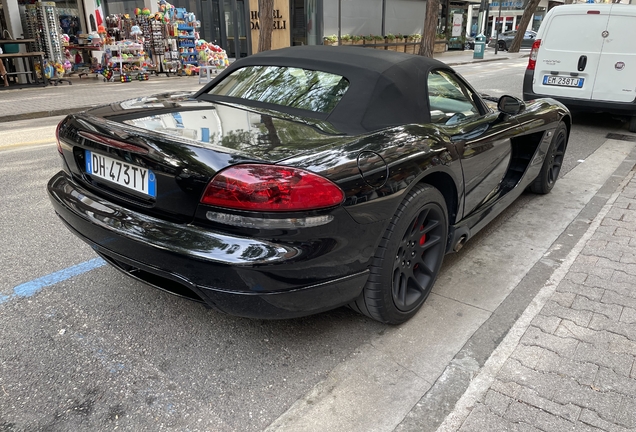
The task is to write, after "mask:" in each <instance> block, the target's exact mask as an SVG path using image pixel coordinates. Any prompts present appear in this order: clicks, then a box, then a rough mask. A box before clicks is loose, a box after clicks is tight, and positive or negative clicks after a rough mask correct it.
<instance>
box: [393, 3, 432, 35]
mask: <svg viewBox="0 0 636 432" xmlns="http://www.w3.org/2000/svg"><path fill="white" fill-rule="evenodd" d="M425 16H426V0H386V17H385V29H386V33H387V34H388V33H393V34H398V33H402V34H403V35H409V34H414V33H418V34H422V29H423V28H424V18H425Z"/></svg>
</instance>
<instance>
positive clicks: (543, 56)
mask: <svg viewBox="0 0 636 432" xmlns="http://www.w3.org/2000/svg"><path fill="white" fill-rule="evenodd" d="M603 6H604V5H599V7H598V8H592V9H590V8H582V7H578V5H572V6H569V5H566V6H562V7H558V8H554V10H553V15H552V17H551V19H550V21H549V23H545V22H544V23H543V24H542V28H541V30H543V29H545V32H543V31H540V32H539V35H538V36H537V38H540V39H541V47H540V48H539V52H538V55H537V63H536V68H535V72H534V83H533V86H532V88H533V91H534V92H535V93H537V94H543V95H551V96H555V97H559V96H561V97H567V98H573V99H591V98H592V91H593V89H594V81H595V78H596V70H597V68H598V65H599V61H600V57H601V50H602V48H603V36H602V34H603V32H604V31H605V29H606V28H607V22H608V19H609V14H610V8H609V7H607V6H609V5H607V6H605V7H603ZM557 9H558V11H557ZM546 18H548V17H546ZM546 24H547V26H546ZM632 40H633V39H632ZM632 43H633V42H632Z"/></svg>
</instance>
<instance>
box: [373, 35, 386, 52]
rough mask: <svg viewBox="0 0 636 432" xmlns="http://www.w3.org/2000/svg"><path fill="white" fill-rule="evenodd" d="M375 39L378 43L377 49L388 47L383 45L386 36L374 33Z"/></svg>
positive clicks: (376, 43)
mask: <svg viewBox="0 0 636 432" xmlns="http://www.w3.org/2000/svg"><path fill="white" fill-rule="evenodd" d="M373 40H374V41H375V45H376V46H375V49H378V50H383V49H386V47H385V46H383V45H384V36H381V35H374V36H373ZM378 45H380V46H378Z"/></svg>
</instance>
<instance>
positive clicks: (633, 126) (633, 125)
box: [629, 116, 636, 133]
mask: <svg viewBox="0 0 636 432" xmlns="http://www.w3.org/2000/svg"><path fill="white" fill-rule="evenodd" d="M629 131H630V132H634V133H636V116H632V117H631V118H630V119H629Z"/></svg>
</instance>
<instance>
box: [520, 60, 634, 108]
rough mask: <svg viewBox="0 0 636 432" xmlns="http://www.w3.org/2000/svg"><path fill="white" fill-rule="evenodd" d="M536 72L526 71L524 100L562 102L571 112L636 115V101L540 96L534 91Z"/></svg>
mask: <svg viewBox="0 0 636 432" xmlns="http://www.w3.org/2000/svg"><path fill="white" fill-rule="evenodd" d="M533 78H534V71H531V70H530V71H528V70H526V72H525V75H524V78H523V100H524V101H529V100H533V99H538V98H551V99H554V100H557V101H559V102H561V103H562V104H563V105H565V106H566V107H568V108H569V109H570V110H571V111H588V112H605V113H609V114H617V115H627V116H633V115H636V100H634V101H632V102H611V101H597V100H591V99H575V98H568V97H561V96H553V95H549V94H538V93H535V92H534V91H533V89H532V80H533Z"/></svg>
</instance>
